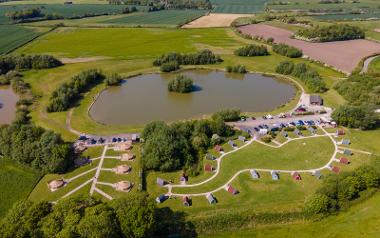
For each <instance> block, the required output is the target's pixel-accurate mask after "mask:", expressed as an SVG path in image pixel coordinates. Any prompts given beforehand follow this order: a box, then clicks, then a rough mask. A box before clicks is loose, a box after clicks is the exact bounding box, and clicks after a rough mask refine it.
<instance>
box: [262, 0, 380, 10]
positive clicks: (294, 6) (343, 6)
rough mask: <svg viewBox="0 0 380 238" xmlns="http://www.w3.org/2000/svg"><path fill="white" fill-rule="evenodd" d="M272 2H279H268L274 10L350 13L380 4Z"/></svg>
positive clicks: (364, 0)
mask: <svg viewBox="0 0 380 238" xmlns="http://www.w3.org/2000/svg"><path fill="white" fill-rule="evenodd" d="M271 2H279V1H268V3H269V4H268V7H269V8H270V9H274V10H313V11H318V10H334V11H336V10H338V11H350V10H356V9H376V8H377V7H378V6H379V5H380V2H379V1H377V0H361V1H359V2H358V3H352V1H345V2H344V3H330V4H322V3H320V0H288V1H283V2H287V3H288V4H277V5H273V4H270V3H271Z"/></svg>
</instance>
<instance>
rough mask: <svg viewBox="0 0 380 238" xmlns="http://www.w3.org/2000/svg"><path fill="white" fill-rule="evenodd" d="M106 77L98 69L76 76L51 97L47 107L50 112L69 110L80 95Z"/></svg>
mask: <svg viewBox="0 0 380 238" xmlns="http://www.w3.org/2000/svg"><path fill="white" fill-rule="evenodd" d="M104 78H105V76H104V75H103V74H102V72H101V71H99V70H97V69H90V70H86V71H83V72H81V73H79V74H78V75H76V76H74V77H73V78H72V79H71V80H70V82H68V83H64V84H62V85H61V86H60V87H59V88H58V89H56V90H55V91H54V92H53V94H52V95H51V97H50V101H49V104H48V106H47V111H48V112H61V111H65V110H67V109H68V108H69V107H70V105H72V103H73V102H74V101H76V100H77V99H78V98H79V96H80V94H81V93H83V92H86V91H87V90H88V89H89V88H91V87H92V86H94V85H96V84H98V83H101V82H102V81H103V80H104Z"/></svg>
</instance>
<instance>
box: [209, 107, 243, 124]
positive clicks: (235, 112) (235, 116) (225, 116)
mask: <svg viewBox="0 0 380 238" xmlns="http://www.w3.org/2000/svg"><path fill="white" fill-rule="evenodd" d="M240 114H241V111H240V109H223V110H220V111H218V112H215V113H214V114H213V115H212V116H211V118H212V119H213V120H215V121H217V120H218V119H221V120H222V121H225V122H230V121H237V120H239V119H240Z"/></svg>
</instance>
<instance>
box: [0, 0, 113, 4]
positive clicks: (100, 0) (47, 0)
mask: <svg viewBox="0 0 380 238" xmlns="http://www.w3.org/2000/svg"><path fill="white" fill-rule="evenodd" d="M64 2H65V1H64V0H20V1H8V2H2V3H0V5H27V4H57V3H62V4H63V3H64ZM71 2H72V3H73V4H108V2H107V1H105V0H73V1H71Z"/></svg>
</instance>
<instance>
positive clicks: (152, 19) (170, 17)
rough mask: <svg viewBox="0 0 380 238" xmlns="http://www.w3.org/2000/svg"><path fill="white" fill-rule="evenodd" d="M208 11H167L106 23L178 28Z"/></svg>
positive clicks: (145, 13)
mask: <svg viewBox="0 0 380 238" xmlns="http://www.w3.org/2000/svg"><path fill="white" fill-rule="evenodd" d="M206 12H207V11H202V10H166V11H158V12H142V13H136V14H131V15H127V16H124V17H121V18H116V19H112V20H107V21H104V22H103V23H108V24H123V25H132V26H137V25H140V26H146V25H147V26H160V25H162V26H165V25H168V26H178V25H183V24H185V23H187V22H190V21H192V20H194V19H195V18H198V17H200V16H203V15H204V14H205V13H206Z"/></svg>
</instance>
